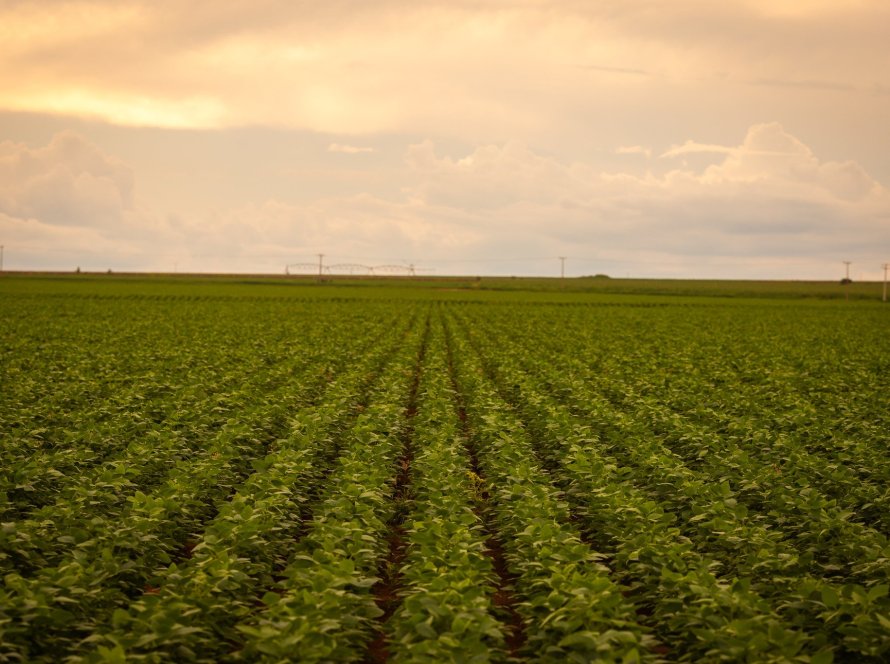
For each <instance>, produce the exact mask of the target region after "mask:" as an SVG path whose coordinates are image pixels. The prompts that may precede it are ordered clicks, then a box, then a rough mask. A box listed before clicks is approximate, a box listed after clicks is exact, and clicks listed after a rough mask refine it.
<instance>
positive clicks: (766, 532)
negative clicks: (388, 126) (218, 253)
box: [0, 275, 890, 664]
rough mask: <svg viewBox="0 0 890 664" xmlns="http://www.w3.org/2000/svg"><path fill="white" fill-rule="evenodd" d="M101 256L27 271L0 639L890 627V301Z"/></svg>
mask: <svg viewBox="0 0 890 664" xmlns="http://www.w3.org/2000/svg"><path fill="white" fill-rule="evenodd" d="M101 279H106V278H105V277H102V278H101ZM101 279H100V278H99V277H91V276H89V275H82V277H78V278H77V279H74V278H71V279H68V280H66V279H57V280H49V279H45V280H30V281H29V280H27V279H23V278H20V277H17V278H12V279H9V280H6V278H5V277H4V280H3V282H2V285H0V304H2V311H3V318H4V327H3V329H2V331H0V352H2V364H0V385H2V389H0V576H2V579H3V584H2V587H0V662H19V661H36V662H40V661H45V662H49V661H67V662H69V663H71V664H74V663H76V662H125V661H127V662H167V661H196V662H218V661H231V662H237V661H269V662H285V661H294V660H299V661H379V660H382V659H384V658H385V659H391V660H393V661H407V662H414V661H429V662H440V661H467V662H487V661H511V660H514V659H517V658H527V659H530V660H532V661H545V662H546V661H552V662H588V661H607V662H645V661H651V662H657V661H689V662H693V661H727V662H736V661H748V662H798V663H800V664H805V663H807V662H810V663H812V664H830V662H832V661H839V662H840V661H884V660H886V659H887V658H888V657H890V591H888V589H890V540H888V535H890V488H888V487H890V465H888V464H887V463H886V443H887V432H888V431H890V411H888V410H887V408H886V404H887V394H886V388H887V383H886V375H887V369H888V368H890V362H888V359H887V358H888V357H890V338H888V336H887V334H886V330H887V313H888V311H890V310H888V309H884V308H881V307H879V306H878V305H874V306H872V305H869V304H867V303H855V302H851V303H849V304H847V303H844V302H837V303H831V302H817V303H808V302H802V301H791V300H782V301H770V302H765V301H749V300H742V299H737V300H734V301H730V300H726V299H722V300H720V299H713V298H701V297H699V298H698V299H695V298H690V299H682V300H681V299H672V298H666V297H664V296H658V297H648V298H642V297H641V298H627V297H622V298H613V299H609V297H610V296H608V295H603V294H599V295H587V294H585V293H583V292H582V291H583V290H584V288H588V286H589V288H590V289H594V288H599V289H611V288H621V287H624V286H626V285H627V284H624V286H622V285H621V284H620V283H619V282H621V281H623V280H614V279H610V280H596V281H599V282H603V283H601V284H600V285H599V286H595V285H592V284H588V285H584V284H585V283H586V282H585V281H584V280H578V281H577V282H576V283H574V285H573V286H572V287H571V288H568V289H566V290H565V292H562V290H561V291H560V292H559V293H554V294H552V295H551V294H548V293H547V292H546V288H549V287H550V286H552V284H550V286H548V285H547V284H544V285H542V286H541V288H540V289H539V291H538V292H537V293H535V294H533V295H531V294H524V293H523V292H521V291H520V290H517V289H516V284H513V283H512V282H510V283H509V284H507V283H500V282H497V283H495V282H489V283H486V282H485V281H484V280H483V281H482V282H475V283H476V284H477V287H474V288H473V292H472V293H470V292H466V293H464V292H462V291H460V290H459V289H460V288H461V287H462V286H461V284H460V283H457V282H456V283H454V284H451V286H453V287H454V288H455V289H458V290H448V291H444V290H442V291H436V290H435V288H433V287H431V286H430V284H426V285H423V284H417V283H414V284H404V285H403V287H399V288H382V289H374V288H372V287H369V286H368V285H367V284H353V285H352V286H348V287H340V286H336V285H325V286H317V287H315V286H313V287H310V286H297V285H294V284H292V283H290V282H283V281H282V282H281V283H274V284H273V283H272V282H269V283H264V284H255V285H254V284H247V283H240V282H237V280H234V281H219V280H217V281H213V280H209V281H206V282H204V283H200V284H195V283H189V282H185V281H181V280H180V281H177V280H167V281H163V282H162V281H152V280H148V279H131V280H128V279H125V278H122V279H113V278H110V277H109V278H107V280H106V281H102V280H101ZM242 281H243V280H242ZM582 282H583V283H582ZM616 284H617V285H616ZM439 285H440V286H441V285H442V284H439ZM545 286H546V288H545ZM638 286H641V285H640V284H638ZM675 286H677V284H675ZM699 286H701V284H699ZM857 286H858V285H854V287H857ZM641 287H642V286H641ZM748 287H751V288H753V286H750V285H749V286H748ZM866 287H867V285H862V288H866ZM496 288H505V289H506V288H510V289H513V290H512V291H511V292H509V293H504V294H499V293H498V292H497V291H496V290H493V289H496ZM646 288H650V290H651V291H652V292H655V290H657V289H655V287H654V286H652V285H651V284H650V285H649V286H646ZM572 289H576V290H577V292H570V291H571V290H572ZM653 289H654V290H653ZM715 289H716V287H715ZM706 290H707V289H706ZM804 290H805V289H803V288H802V290H801V292H800V293H798V294H801V295H802V294H805V293H804V292H803V291H804ZM718 291H719V289H716V290H714V293H715V294H716V293H717V292H718ZM746 293H747V291H745V290H744V289H743V288H741V286H739V290H738V291H737V292H736V293H735V294H737V295H741V294H746ZM856 293H859V294H860V295H862V296H863V297H865V296H866V295H867V293H866V291H865V290H863V291H862V292H860V291H856ZM856 293H854V294H853V297H854V298H855V297H856ZM730 302H731V303H730ZM655 305H659V306H655Z"/></svg>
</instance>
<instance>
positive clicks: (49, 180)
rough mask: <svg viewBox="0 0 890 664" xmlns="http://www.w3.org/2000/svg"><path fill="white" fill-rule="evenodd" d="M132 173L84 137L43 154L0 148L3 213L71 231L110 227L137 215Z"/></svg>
mask: <svg viewBox="0 0 890 664" xmlns="http://www.w3.org/2000/svg"><path fill="white" fill-rule="evenodd" d="M134 211H135V210H134V198H133V173H132V171H131V170H130V169H129V168H128V167H127V166H126V165H124V164H123V163H122V162H121V161H119V160H117V159H115V158H113V157H111V156H108V155H106V154H104V153H102V152H101V151H100V150H99V149H98V148H96V146H94V145H92V144H90V143H88V142H87V141H86V140H85V139H83V138H81V137H80V136H78V135H76V134H73V133H70V132H65V133H61V134H58V135H56V136H55V138H53V140H52V141H51V142H50V143H49V145H47V146H46V147H43V148H38V149H36V150H32V149H29V148H28V147H27V146H25V145H23V144H20V143H12V142H9V141H7V142H4V143H0V212H2V213H4V214H6V215H9V216H11V217H20V218H35V219H40V220H41V221H44V222H46V223H49V224H54V225H68V226H106V227H108V226H112V225H114V224H118V223H120V222H121V221H122V219H123V218H125V217H126V216H127V215H130V214H132V213H133V212H134Z"/></svg>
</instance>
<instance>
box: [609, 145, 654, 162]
mask: <svg viewBox="0 0 890 664" xmlns="http://www.w3.org/2000/svg"><path fill="white" fill-rule="evenodd" d="M615 154H639V155H643V156H644V157H646V159H649V158H650V157H651V156H652V150H650V149H649V148H644V147H643V146H642V145H622V146H619V147H617V148H616V149H615Z"/></svg>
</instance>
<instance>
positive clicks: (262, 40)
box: [0, 0, 890, 279]
mask: <svg viewBox="0 0 890 664" xmlns="http://www.w3.org/2000/svg"><path fill="white" fill-rule="evenodd" d="M0 81H2V82H3V84H2V85H0V244H2V245H3V246H4V250H5V251H4V259H5V260H4V267H5V268H6V269H31V268H46V269H64V270H69V269H70V270H73V269H74V268H75V267H77V266H80V267H81V268H82V269H84V270H96V269H101V270H104V269H108V268H111V269H114V270H161V271H173V270H174V269H176V270H179V271H181V272H184V271H226V272H270V273H282V272H283V271H284V266H285V265H286V264H302V263H310V262H313V261H317V257H316V254H317V253H324V254H325V262H326V263H329V264H347V263H357V264H365V265H382V264H415V265H416V266H418V267H419V268H424V269H427V270H429V271H430V272H429V273H430V274H443V275H444V274H529V275H532V274H535V275H547V274H551V275H558V274H559V265H560V264H559V260H558V258H557V257H558V256H566V257H567V260H566V274H567V276H575V275H582V274H595V273H606V274H610V275H613V276H621V277H624V276H632V277H633V276H635V277H642V276H666V277H693V278H695V277H700V278H709V277H728V278H776V279H782V278H792V279H809V278H813V279H837V278H840V277H842V276H843V270H844V266H843V263H842V261H845V260H849V261H852V262H853V265H852V268H851V270H852V271H851V276H853V277H854V278H856V279H866V278H869V279H878V278H879V277H880V276H881V274H882V272H881V270H880V264H881V263H883V262H888V261H890V191H888V190H890V126H888V120H890V3H888V2H887V1H886V0H845V2H838V1H836V0H726V1H724V2H713V1H712V0H670V1H664V2H658V1H657V0H609V1H598V0H588V1H578V0H550V1H548V0H542V1H540V2H534V1H532V0H503V1H489V2H485V1H482V0H463V1H456V0H449V1H447V2H444V1H443V2H419V1H417V0H414V1H411V2H399V1H396V0H380V1H371V0H361V1H359V0H343V1H336V0H328V1H327V2H323V3H322V2H294V1H292V0H219V1H210V0H201V1H196V2H180V1H178V0H151V1H148V0H145V1H144V2H125V1H119V0H116V1H111V0H108V1H105V2H96V1H89V0H85V1H79V2H70V1H67V0H31V1H28V0H0ZM293 269H294V271H300V270H301V268H300V267H294V268H293Z"/></svg>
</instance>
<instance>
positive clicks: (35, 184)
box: [0, 123, 890, 278]
mask: <svg viewBox="0 0 890 664" xmlns="http://www.w3.org/2000/svg"><path fill="white" fill-rule="evenodd" d="M679 145H681V146H682V145H697V143H696V142H695V141H693V140H691V139H690V140H689V141H686V142H683V143H680V144H679ZM720 147H722V148H723V149H722V150H721V151H719V152H715V154H717V155H718V156H719V157H720V160H719V161H718V162H717V163H711V164H709V165H706V166H703V167H701V168H699V169H691V168H687V167H683V168H677V169H674V170H669V171H667V172H666V173H664V174H662V175H653V174H651V173H646V174H644V175H640V174H635V173H632V172H627V171H624V170H621V171H613V172H604V171H602V170H600V169H597V168H594V167H593V166H592V165H591V164H588V163H584V162H569V161H564V160H560V159H558V158H555V157H553V156H549V155H543V154H540V153H539V152H537V151H536V150H534V149H532V148H531V147H529V146H528V145H526V144H524V143H522V142H518V141H513V142H507V143H503V144H487V145H480V146H477V147H475V148H473V149H471V150H469V151H460V152H458V153H457V154H455V155H448V154H444V153H442V151H441V150H442V149H441V148H440V147H438V146H437V144H436V143H434V142H432V141H430V140H427V141H422V142H420V143H416V144H414V145H411V146H410V147H409V148H408V149H407V150H406V152H405V162H404V166H403V168H402V170H401V171H400V172H399V173H398V174H397V177H399V178H400V179H401V181H402V183H403V185H404V186H403V187H402V192H401V194H400V195H392V196H381V195H373V194H369V193H361V194H351V195H340V196H336V195H331V196H325V197H318V198H316V199H314V200H310V201H308V202H305V203H295V202H287V201H283V200H277V199H274V198H273V199H269V200H265V201H257V202H253V203H250V204H247V205H241V206H238V207H233V208H231V209H223V210H219V211H215V212H214V211H205V212H203V213H191V214H187V215H183V214H164V213H162V212H161V211H150V210H147V209H146V208H145V206H143V205H142V204H141V203H140V201H139V196H138V193H137V191H136V186H135V178H134V174H133V173H132V172H131V171H130V169H128V167H127V166H126V165H125V164H123V163H122V162H120V161H119V160H117V159H115V158H114V157H112V156H110V155H108V154H106V153H105V152H103V151H102V150H100V149H99V148H97V147H96V146H95V145H92V144H90V143H89V142H87V141H86V140H85V139H83V138H81V137H78V136H76V135H73V134H62V135H60V136H57V137H56V138H54V139H53V140H52V141H51V142H50V143H49V144H48V145H47V146H44V147H39V148H30V147H27V146H24V145H22V144H15V143H3V144H2V145H0V175H2V177H0V183H2V188H0V232H2V237H4V238H9V240H7V242H6V244H7V249H8V257H9V259H10V260H9V263H8V264H9V265H10V266H12V267H14V266H15V263H14V260H16V259H14V257H15V256H18V257H19V258H18V259H17V260H26V259H27V260H28V261H31V263H30V264H28V265H22V267H35V266H37V267H66V266H67V267H71V266H73V265H82V266H84V268H85V269H87V268H89V267H90V266H93V267H97V268H104V267H105V266H110V267H113V268H114V269H123V267H124V266H128V267H130V268H131V269H167V270H170V269H172V267H173V263H174V260H175V261H176V262H178V267H179V269H180V270H196V271H202V270H203V271H242V272H244V271H267V272H279V271H283V268H284V265H285V264H289V263H295V262H301V261H311V260H313V257H314V254H316V253H324V254H326V256H327V260H329V261H330V262H335V263H342V262H355V263H365V264H379V263H383V262H402V261H404V262H413V263H416V264H417V265H419V266H421V267H433V268H435V269H436V271H437V273H439V274H448V273H450V274H454V273H458V274H475V273H483V274H491V273H506V274H511V273H513V274H528V273H543V274H552V273H553V270H555V267H554V266H555V265H556V263H555V257H556V256H570V257H571V258H570V261H569V262H568V265H569V267H570V271H569V273H570V274H578V273H579V272H577V271H576V270H579V271H580V270H583V271H586V272H587V273H595V272H610V273H613V274H621V275H623V274H625V273H628V272H629V273H632V274H634V275H638V276H641V275H644V274H648V275H655V276H658V275H661V276H669V275H670V276H692V277H696V276H697V277H764V278H820V277H821V278H833V277H834V276H835V275H834V274H833V273H832V272H831V266H833V265H834V264H835V263H837V262H838V261H839V260H842V259H843V260H854V261H856V262H857V264H869V262H872V263H874V264H875V266H877V265H878V264H879V263H880V261H881V260H886V258H884V257H882V256H879V255H878V254H879V253H880V248H882V247H886V246H888V245H890V194H888V192H887V190H886V189H885V188H884V187H883V186H881V185H880V184H879V183H877V182H876V181H875V180H873V179H872V178H871V177H870V176H869V175H868V173H867V172H866V171H865V170H864V169H863V168H862V167H861V166H860V165H858V164H856V163H855V162H851V161H832V160H823V159H820V158H819V157H818V156H817V155H816V154H815V153H814V152H813V151H812V149H811V148H810V147H809V146H807V145H806V144H804V143H803V142H802V141H800V140H799V139H798V138H797V137H795V136H794V135H792V134H790V133H788V132H787V131H785V130H784V128H783V127H782V126H781V125H779V124H776V123H768V124H759V125H754V126H752V127H750V128H749V130H748V131H747V132H746V134H745V135H744V137H743V139H742V140H741V141H740V142H739V143H738V144H735V145H729V146H720ZM395 176H396V175H394V177H395ZM875 269H877V268H875Z"/></svg>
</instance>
